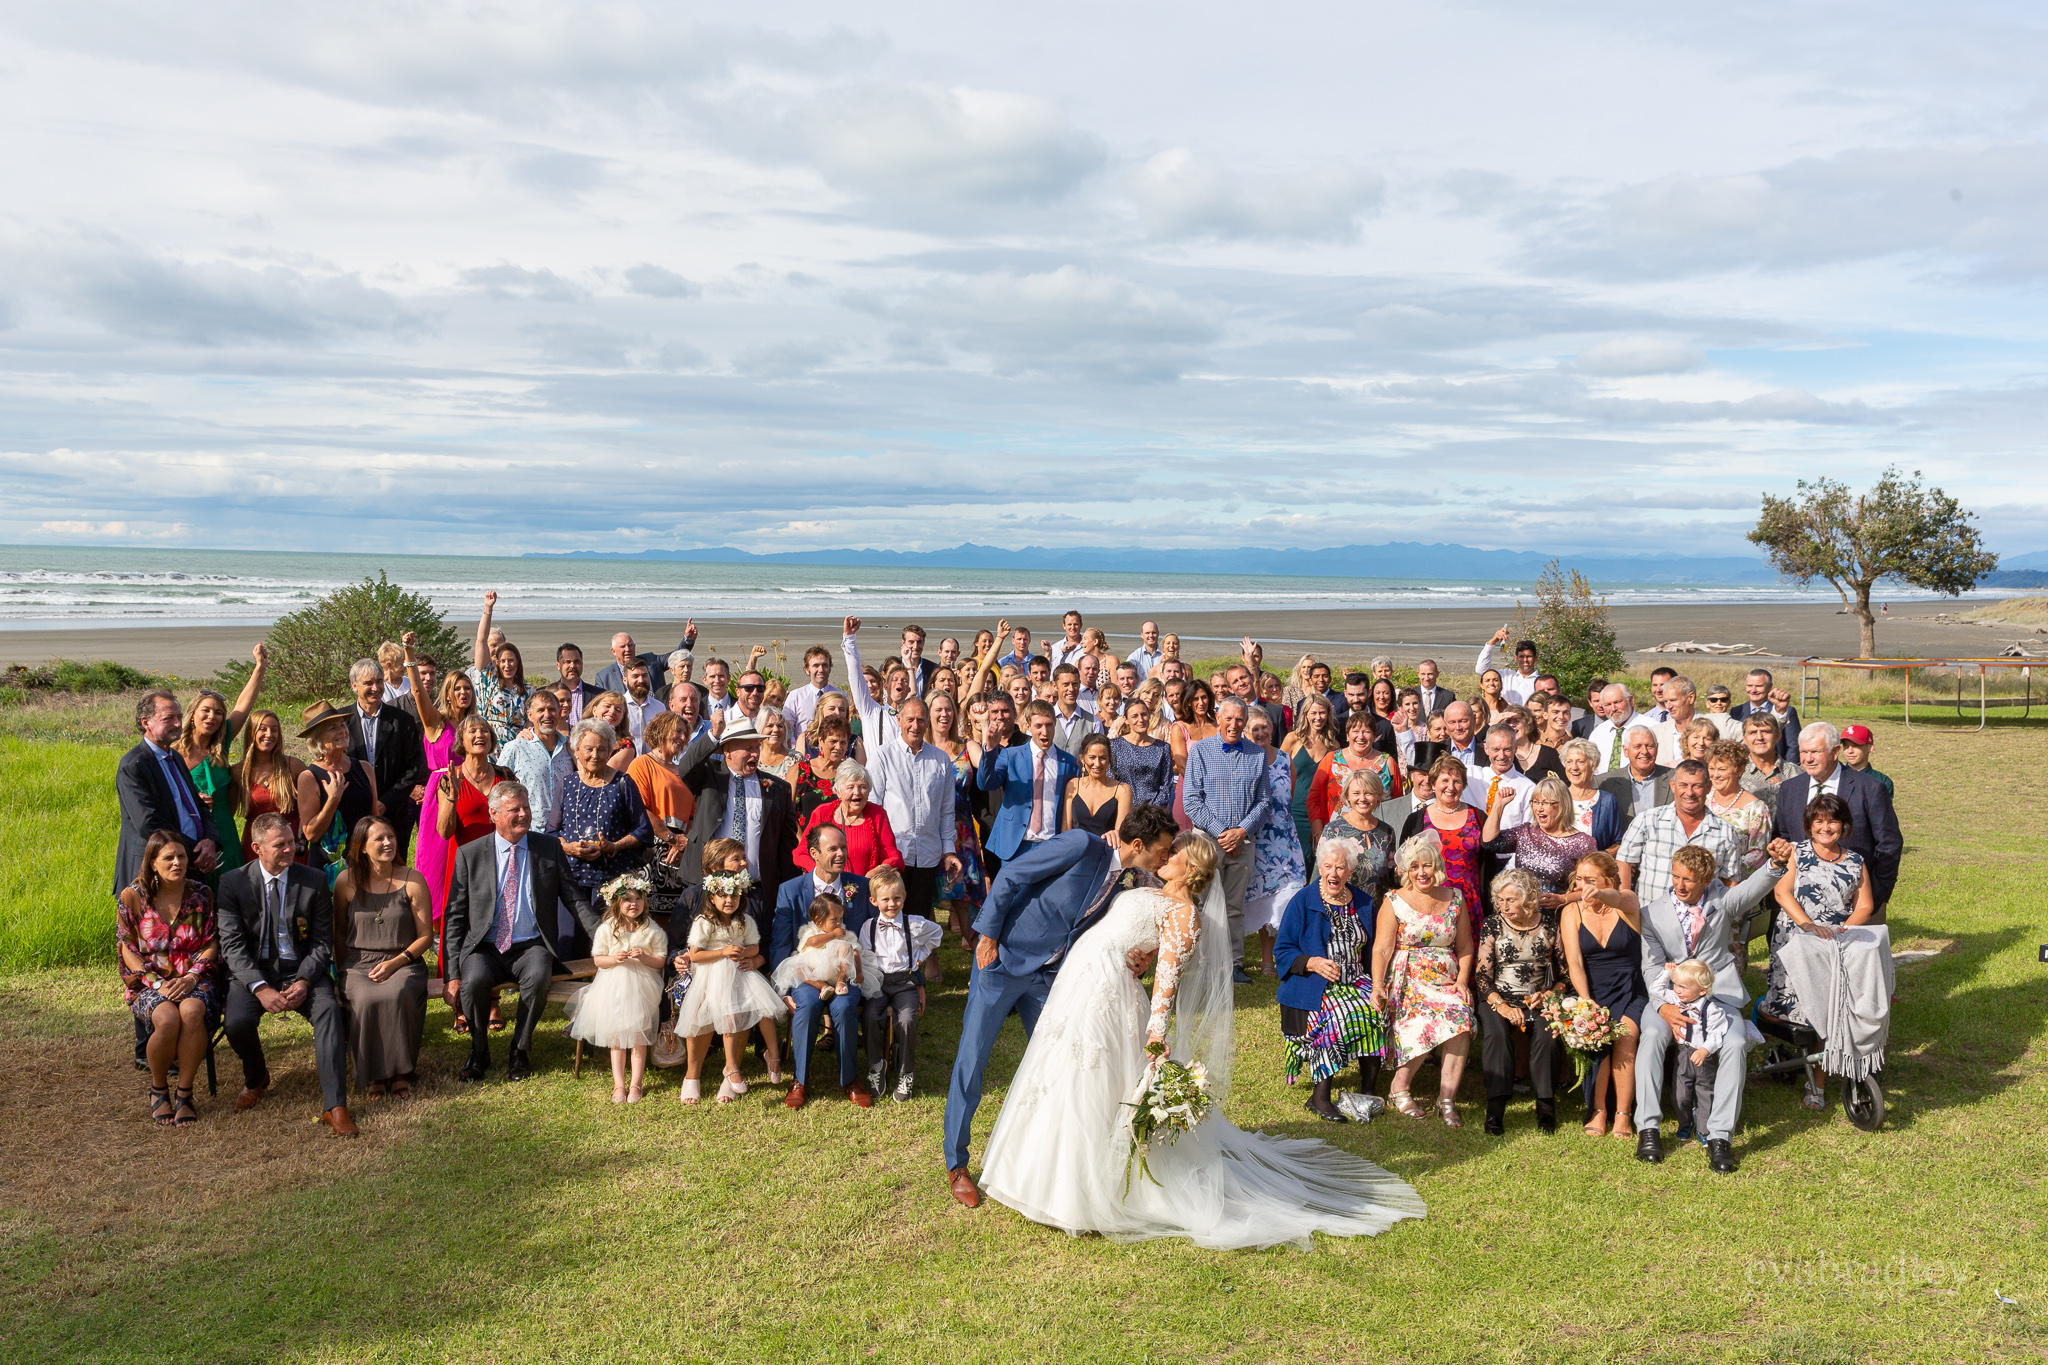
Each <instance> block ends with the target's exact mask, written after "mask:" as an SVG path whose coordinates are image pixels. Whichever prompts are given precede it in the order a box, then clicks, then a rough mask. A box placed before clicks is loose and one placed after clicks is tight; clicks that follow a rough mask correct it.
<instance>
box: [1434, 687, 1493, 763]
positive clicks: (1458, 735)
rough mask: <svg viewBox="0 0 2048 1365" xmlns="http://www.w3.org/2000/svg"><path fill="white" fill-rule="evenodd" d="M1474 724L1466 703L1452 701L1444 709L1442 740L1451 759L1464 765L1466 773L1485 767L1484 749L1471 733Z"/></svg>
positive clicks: (1477, 738) (1478, 739)
mask: <svg viewBox="0 0 2048 1365" xmlns="http://www.w3.org/2000/svg"><path fill="white" fill-rule="evenodd" d="M1474 723H1475V722H1474V719H1473V716H1472V708H1471V707H1470V706H1469V705H1467V704H1466V703H1464V702H1462V701H1454V702H1452V703H1451V704H1450V705H1449V706H1446V707H1445V708H1444V739H1445V741H1446V742H1447V743H1448V744H1449V745H1450V746H1451V747H1450V750H1449V752H1450V755H1451V757H1452V758H1455V759H1457V760H1458V761H1459V762H1460V763H1462V764H1464V765H1465V771H1466V772H1468V773H1469V772H1474V771H1476V770H1478V769H1480V768H1483V767H1485V766H1486V749H1485V747H1484V745H1483V743H1482V742H1481V740H1480V738H1479V736H1478V735H1476V734H1474V733H1472V727H1473V725H1474Z"/></svg>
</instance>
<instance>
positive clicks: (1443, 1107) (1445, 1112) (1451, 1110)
mask: <svg viewBox="0 0 2048 1365" xmlns="http://www.w3.org/2000/svg"><path fill="white" fill-rule="evenodd" d="M1436 1112H1437V1113H1438V1114H1439V1115H1440V1116H1442V1118H1443V1121H1444V1127H1446V1128H1463V1127H1464V1126H1465V1120H1463V1119H1461V1118H1459V1117H1458V1102H1457V1101H1456V1100H1451V1099H1439V1100H1438V1101H1437V1102H1436Z"/></svg>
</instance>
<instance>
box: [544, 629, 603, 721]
mask: <svg viewBox="0 0 2048 1365" xmlns="http://www.w3.org/2000/svg"><path fill="white" fill-rule="evenodd" d="M555 673H556V676H558V677H559V678H560V679H561V683H560V686H561V689H562V695H563V696H564V698H565V699H566V700H565V701H564V702H563V706H564V707H565V708H566V709H565V710H564V711H563V713H562V715H563V720H562V732H563V733H564V734H567V733H568V732H569V731H570V730H573V729H575V728H576V726H577V724H578V723H580V722H581V721H582V719H583V708H584V707H586V706H588V705H590V703H592V702H594V701H596V700H597V699H598V697H599V696H601V695H603V693H604V689H603V688H601V687H599V686H597V685H596V684H595V683H591V682H587V681H585V680H584V677H583V651H582V649H580V648H579V647H577V646H576V645H573V644H565V645H561V646H559V647H558V648H557V649H556V650H555Z"/></svg>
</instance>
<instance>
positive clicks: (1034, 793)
mask: <svg viewBox="0 0 2048 1365" xmlns="http://www.w3.org/2000/svg"><path fill="white" fill-rule="evenodd" d="M1045 757H1046V755H1045V750H1043V749H1039V750H1038V751H1037V760H1038V769H1037V772H1036V773H1035V774H1034V775H1033V777H1032V779H1031V837H1032V838H1034V839H1036V838H1038V837H1039V836H1040V835H1042V834H1044V833H1045V814H1044V812H1045Z"/></svg>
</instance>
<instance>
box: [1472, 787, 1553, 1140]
mask: <svg viewBox="0 0 2048 1365" xmlns="http://www.w3.org/2000/svg"><path fill="white" fill-rule="evenodd" d="M1545 785H1548V784H1547V783H1546V784H1545ZM1542 898H1543V887H1542V884H1541V883H1539V882H1538V881H1537V880H1536V877H1535V874H1534V873H1532V872H1529V871H1527V870H1526V869H1524V868H1519V867H1517V868H1513V869H1511V870H1509V871H1507V872H1503V873H1501V874H1500V875H1499V876H1498V877H1495V878H1494V879H1493V913H1492V914H1490V915H1488V916H1487V917H1486V920H1485V922H1484V923H1483V924H1481V925H1480V927H1479V950H1478V953H1477V957H1476V960H1475V962H1474V965H1473V969H1472V977H1473V982H1474V985H1475V986H1476V988H1477V993H1478V996H1479V1001H1480V1013H1479V1067H1480V1070H1481V1072H1482V1073H1483V1074H1484V1075H1485V1077H1486V1131H1487V1132H1489V1133H1492V1134H1494V1135H1495V1136H1499V1135H1500V1134H1501V1133H1502V1132H1503V1131H1505V1121H1506V1115H1507V1110H1508V1100H1509V1099H1510V1098H1511V1097H1512V1096H1513V1095H1514V1093H1515V1049H1516V1045H1517V1044H1522V1045H1525V1046H1526V1047H1527V1048H1528V1050H1529V1082H1530V1084H1531V1085H1532V1086H1533V1087H1534V1088H1535V1091H1536V1126H1537V1127H1538V1128H1541V1129H1542V1130H1543V1131H1544V1132H1546V1133H1554V1132H1556V1131H1557V1098H1556V1093H1555V1087H1554V1081H1555V1077H1556V1065H1555V1057H1556V1052H1557V1040H1556V1038H1554V1037H1553V1036H1552V1035H1551V1032H1550V1029H1549V1028H1548V1027H1547V1026H1546V1025H1545V1024H1544V1022H1543V1016H1542V1012H1541V1011H1542V1005H1543V1001H1544V998H1545V997H1546V996H1549V995H1552V994H1555V993H1558V992H1560V991H1562V990H1563V989H1564V984H1565V983H1566V982H1567V981H1569V980H1570V979H1571V973H1570V968H1569V967H1567V965H1566V964H1565V956H1564V936H1563V935H1562V934H1561V933H1559V932H1558V928H1557V920H1556V919H1555V918H1553V917H1552V916H1549V915H1546V914H1544V913H1543V908H1542Z"/></svg>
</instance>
